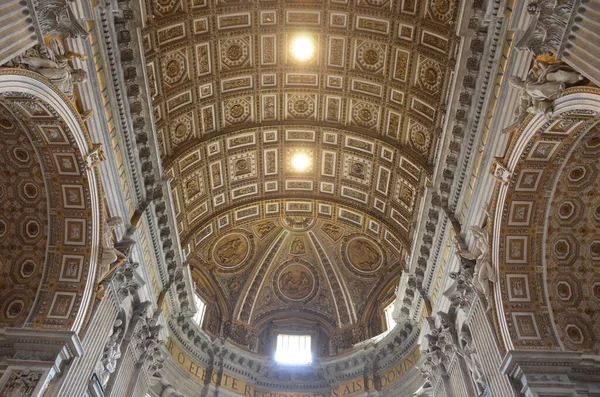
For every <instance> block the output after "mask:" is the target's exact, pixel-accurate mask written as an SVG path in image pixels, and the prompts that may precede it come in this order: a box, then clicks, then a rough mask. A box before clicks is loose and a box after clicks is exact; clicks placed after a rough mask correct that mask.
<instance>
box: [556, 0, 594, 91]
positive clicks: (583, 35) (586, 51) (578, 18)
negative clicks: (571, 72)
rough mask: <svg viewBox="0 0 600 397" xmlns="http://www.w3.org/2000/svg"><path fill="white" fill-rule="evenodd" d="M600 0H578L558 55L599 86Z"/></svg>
mask: <svg viewBox="0 0 600 397" xmlns="http://www.w3.org/2000/svg"><path fill="white" fill-rule="evenodd" d="M598 31H600V0H577V1H576V2H575V5H574V7H573V11H572V13H571V18H570V19H569V23H568V24H567V29H566V31H565V34H564V36H563V39H562V42H561V46H560V49H559V51H558V58H559V59H562V60H563V61H565V62H567V63H568V64H569V65H571V66H572V67H573V68H575V69H576V70H577V71H579V72H580V73H581V74H583V75H584V76H586V77H587V78H589V79H590V80H591V81H593V82H594V83H595V84H596V85H599V86H600V41H599V40H598Z"/></svg>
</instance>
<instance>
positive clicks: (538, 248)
mask: <svg viewBox="0 0 600 397" xmlns="http://www.w3.org/2000/svg"><path fill="white" fill-rule="evenodd" d="M599 121H600V90H599V89H597V88H591V87H579V88H572V89H569V90H567V91H566V93H565V95H564V96H562V97H560V98H557V99H556V100H555V101H554V116H553V119H552V120H547V119H545V118H544V116H542V115H535V116H529V117H528V119H526V120H525V122H524V123H523V124H522V126H521V127H520V128H518V129H516V130H513V131H512V132H511V133H512V134H513V136H512V137H511V140H510V144H509V147H508V149H507V151H506V154H505V156H504V157H503V158H498V159H497V161H498V163H500V164H501V165H502V166H504V167H506V169H507V170H508V172H510V177H509V179H508V181H507V182H506V183H499V184H497V186H496V191H495V193H494V200H495V202H494V203H492V208H493V209H494V214H493V217H494V218H493V219H494V224H493V239H492V261H493V263H494V265H495V266H496V271H497V275H498V283H497V284H495V288H494V294H495V307H496V310H497V315H498V322H499V327H500V332H501V335H502V339H503V340H504V343H505V345H506V349H507V350H509V351H511V350H524V349H527V350H579V351H597V341H596V340H595V339H596V338H595V337H594V336H593V335H590V339H589V340H587V341H586V343H583V342H584V340H583V339H584V338H585V335H586V333H585V332H584V331H582V332H581V335H582V340H581V343H580V344H579V345H578V344H577V343H570V342H569V341H567V343H566V344H565V340H566V339H565V338H566V336H565V335H566V334H565V332H570V331H568V330H567V329H561V326H559V323H560V324H562V322H563V321H562V319H559V317H561V318H562V317H564V314H565V312H564V311H561V312H562V314H561V315H560V316H558V315H557V313H556V312H555V311H556V307H557V305H556V300H555V298H554V295H556V293H557V288H558V287H559V285H558V284H559V283H560V280H558V279H557V272H556V271H555V269H557V268H559V267H560V266H563V268H566V266H573V265H572V264H568V263H567V262H565V261H563V262H564V263H562V262H561V261H562V259H560V258H557V256H556V255H555V253H554V252H550V251H549V249H550V248H551V247H549V246H548V242H547V241H548V238H549V225H550V223H551V222H552V221H553V219H555V218H557V216H558V214H553V212H552V211H553V210H555V209H556V208H555V207H556V205H555V203H554V201H555V198H556V196H557V186H558V185H559V183H561V180H562V179H563V178H562V177H563V176H564V175H565V170H566V167H568V164H569V163H570V162H571V160H572V158H573V157H577V156H575V155H576V154H578V153H579V152H580V150H579V149H582V148H583V146H582V145H584V144H585V142H587V140H590V139H594V138H593V137H596V138H595V139H598V138H597V136H598V133H599V132H598V122H599ZM586 145H587V144H586ZM582 150H583V149H582ZM590 150H592V151H594V152H595V153H597V152H598V149H593V148H592V149H590ZM591 183H594V182H591ZM555 215H556V216H555ZM567 215H568V214H567ZM559 221H560V219H559ZM592 227H594V225H592ZM550 229H552V230H554V229H556V228H555V227H554V226H552V227H550ZM552 230H550V234H552ZM594 230H597V228H596V229H594ZM592 233H594V232H593V230H592ZM586 249H587V247H586ZM580 259H581V260H582V261H586V260H588V259H589V258H588V256H587V254H586V255H583V254H582V256H581V258H580ZM581 267H582V268H585V262H584V263H583V266H581ZM573 272H574V273H576V268H574V267H573ZM577 272H579V270H577ZM585 274H586V273H585V271H584V272H583V273H581V274H579V273H578V274H577V275H576V276H575V277H580V276H581V277H583V278H585V277H586V276H585ZM588 277H589V275H588ZM591 299H593V298H591ZM559 306H560V305H559ZM563 328H564V327H563ZM567 328H568V327H567ZM588 334H589V332H588ZM571 342H572V341H571Z"/></svg>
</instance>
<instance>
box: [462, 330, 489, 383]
mask: <svg viewBox="0 0 600 397" xmlns="http://www.w3.org/2000/svg"><path fill="white" fill-rule="evenodd" d="M459 338H460V341H459V343H460V346H459V348H458V349H457V353H458V354H459V355H460V356H461V357H462V358H463V359H464V360H465V363H466V364H467V367H469V371H470V372H471V378H472V379H473V383H474V384H475V387H476V389H477V393H478V395H482V394H483V393H484V392H485V390H486V389H487V387H488V383H487V380H486V377H485V374H484V372H483V368H482V367H481V363H480V362H479V358H478V357H477V353H476V351H475V347H474V346H473V338H472V337H471V333H470V332H469V331H468V330H463V331H462V332H461V333H460V335H459Z"/></svg>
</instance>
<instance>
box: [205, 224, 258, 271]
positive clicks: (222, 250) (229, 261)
mask: <svg viewBox="0 0 600 397" xmlns="http://www.w3.org/2000/svg"><path fill="white" fill-rule="evenodd" d="M251 251H252V243H251V242H250V240H249V238H248V237H247V236H246V235H244V234H242V233H237V232H234V233H229V234H227V235H225V236H223V237H221V238H220V239H219V240H218V241H217V242H216V243H215V245H214V246H213V249H212V257H213V260H214V261H215V263H216V264H217V266H219V267H220V268H221V269H222V270H225V271H232V270H235V269H237V268H238V267H240V266H241V265H243V264H244V263H245V262H246V260H247V259H248V258H249V257H250V254H251Z"/></svg>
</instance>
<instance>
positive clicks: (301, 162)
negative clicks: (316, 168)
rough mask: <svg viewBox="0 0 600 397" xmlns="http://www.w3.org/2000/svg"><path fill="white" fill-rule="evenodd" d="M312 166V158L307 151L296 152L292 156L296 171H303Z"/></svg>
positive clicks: (293, 166)
mask: <svg viewBox="0 0 600 397" xmlns="http://www.w3.org/2000/svg"><path fill="white" fill-rule="evenodd" d="M308 167H310V159H309V158H308V156H307V155H306V153H302V152H300V153H296V154H294V156H293V157H292V168H293V169H294V171H297V172H302V171H306V169H307V168H308Z"/></svg>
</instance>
